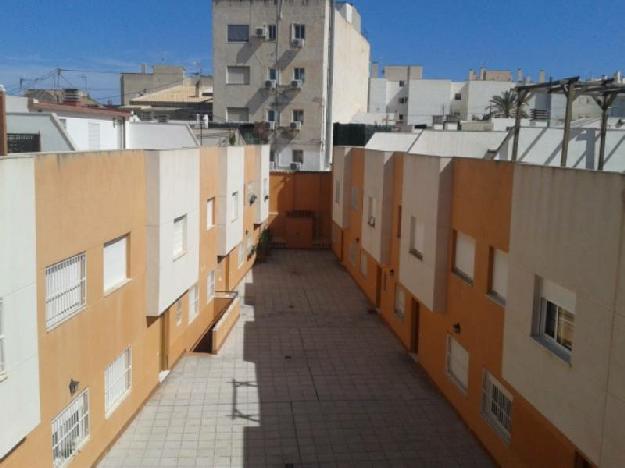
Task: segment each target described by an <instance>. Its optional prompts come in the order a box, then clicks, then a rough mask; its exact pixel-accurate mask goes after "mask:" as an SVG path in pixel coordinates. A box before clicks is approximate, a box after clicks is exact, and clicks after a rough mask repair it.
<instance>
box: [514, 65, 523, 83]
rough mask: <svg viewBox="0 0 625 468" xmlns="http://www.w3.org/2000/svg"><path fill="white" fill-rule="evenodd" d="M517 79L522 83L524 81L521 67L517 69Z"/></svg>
mask: <svg viewBox="0 0 625 468" xmlns="http://www.w3.org/2000/svg"><path fill="white" fill-rule="evenodd" d="M516 80H517V81H518V82H519V83H520V82H521V81H523V70H522V69H520V68H517V69H516Z"/></svg>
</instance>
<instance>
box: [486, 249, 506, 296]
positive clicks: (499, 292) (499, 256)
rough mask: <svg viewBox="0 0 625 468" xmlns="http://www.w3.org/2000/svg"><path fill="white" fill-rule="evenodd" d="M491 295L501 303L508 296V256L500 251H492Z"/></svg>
mask: <svg viewBox="0 0 625 468" xmlns="http://www.w3.org/2000/svg"><path fill="white" fill-rule="evenodd" d="M491 268H492V270H491V285H490V294H491V296H493V297H494V298H496V299H498V300H499V301H500V302H505V301H506V297H507V295H508V254H507V253H505V252H502V251H501V250H499V249H493V251H492V266H491Z"/></svg>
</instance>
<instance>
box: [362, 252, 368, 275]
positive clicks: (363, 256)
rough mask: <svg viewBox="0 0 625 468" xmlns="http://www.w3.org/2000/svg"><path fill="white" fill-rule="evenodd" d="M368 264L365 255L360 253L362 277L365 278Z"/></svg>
mask: <svg viewBox="0 0 625 468" xmlns="http://www.w3.org/2000/svg"><path fill="white" fill-rule="evenodd" d="M368 264H369V258H368V257H367V253H366V252H365V251H364V250H363V251H362V252H360V273H362V276H364V277H365V278H366V277H367V270H368V266H369V265H368Z"/></svg>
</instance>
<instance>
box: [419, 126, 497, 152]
mask: <svg viewBox="0 0 625 468" xmlns="http://www.w3.org/2000/svg"><path fill="white" fill-rule="evenodd" d="M507 134H508V133H507V132H459V131H455V130H452V131H436V130H424V131H423V133H422V134H421V137H420V138H419V139H418V140H416V142H415V144H414V145H413V146H412V147H411V148H410V153H411V154H426V155H430V156H441V157H455V156H459V157H464V158H483V157H484V156H485V155H486V152H487V151H488V150H496V149H497V148H498V147H499V146H500V145H501V142H502V141H503V140H504V139H505V138H506V135H507Z"/></svg>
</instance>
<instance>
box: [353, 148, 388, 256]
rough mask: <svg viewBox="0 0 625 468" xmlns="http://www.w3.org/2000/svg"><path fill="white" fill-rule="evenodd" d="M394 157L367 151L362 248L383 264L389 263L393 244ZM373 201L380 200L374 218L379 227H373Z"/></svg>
mask: <svg viewBox="0 0 625 468" xmlns="http://www.w3.org/2000/svg"><path fill="white" fill-rule="evenodd" d="M392 156H393V153H391V152H383V151H376V150H367V151H366V152H365V158H364V183H363V215H362V227H361V233H362V236H361V238H362V247H363V249H365V250H366V251H367V253H369V255H371V256H372V257H373V258H374V259H375V260H376V262H378V263H379V264H387V263H388V262H389V247H390V245H389V241H390V236H389V234H390V232H391V230H392V227H391V225H392V212H393V207H392V192H393V187H392V184H393V161H392ZM369 197H373V198H374V199H375V200H376V206H375V211H374V214H373V216H374V217H375V225H374V226H371V225H370V224H369V219H368V215H369Z"/></svg>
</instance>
